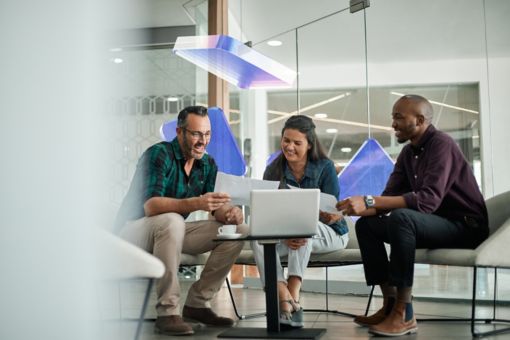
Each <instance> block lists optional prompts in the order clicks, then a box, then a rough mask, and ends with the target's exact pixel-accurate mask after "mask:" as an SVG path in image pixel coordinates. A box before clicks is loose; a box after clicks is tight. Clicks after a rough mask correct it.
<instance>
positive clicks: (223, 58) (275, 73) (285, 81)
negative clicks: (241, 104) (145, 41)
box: [173, 35, 296, 89]
mask: <svg viewBox="0 0 510 340" xmlns="http://www.w3.org/2000/svg"><path fill="white" fill-rule="evenodd" d="M173 52H174V53H175V54H177V55H178V56H180V57H182V58H184V59H186V60H188V61H189V62H191V63H193V64H195V65H197V66H199V67H201V68H203V69H204V70H206V71H208V72H211V73H213V74H215V75H216V76H218V77H220V78H222V79H225V80H226V81H228V82H229V83H231V84H233V85H236V86H237V87H239V88H242V89H249V88H251V89H252V88H273V87H290V86H292V83H293V82H294V79H295V78H296V72H294V71H293V70H291V69H289V68H288V67H286V66H284V65H282V64H280V63H278V62H276V61H274V60H272V59H270V58H268V57H266V56H265V55H263V54H260V53H259V52H257V51H255V50H254V49H252V48H250V47H248V46H246V45H244V44H243V43H242V42H240V41H239V40H237V39H234V38H232V37H229V36H227V35H209V36H193V37H178V38H177V41H176V42H175V46H174V49H173Z"/></svg>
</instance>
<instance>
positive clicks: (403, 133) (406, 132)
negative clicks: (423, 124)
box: [396, 123, 416, 144]
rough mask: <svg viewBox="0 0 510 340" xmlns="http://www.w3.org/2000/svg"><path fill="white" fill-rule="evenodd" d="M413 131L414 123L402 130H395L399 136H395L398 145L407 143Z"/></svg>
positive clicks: (414, 128)
mask: <svg viewBox="0 0 510 340" xmlns="http://www.w3.org/2000/svg"><path fill="white" fill-rule="evenodd" d="M415 130H416V124H415V123H411V124H409V125H407V126H406V127H405V128H404V129H400V130H397V131H396V132H398V133H399V135H400V136H397V142H398V143H400V144H403V143H405V142H407V141H408V140H409V139H410V138H411V136H412V135H413V132H414V131H415Z"/></svg>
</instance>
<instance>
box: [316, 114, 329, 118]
mask: <svg viewBox="0 0 510 340" xmlns="http://www.w3.org/2000/svg"><path fill="white" fill-rule="evenodd" d="M313 116H314V117H315V118H328V114H327V113H316V114H314V115H313Z"/></svg>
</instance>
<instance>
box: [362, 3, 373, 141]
mask: <svg viewBox="0 0 510 340" xmlns="http://www.w3.org/2000/svg"><path fill="white" fill-rule="evenodd" d="M363 26H364V31H365V84H366V89H367V125H368V138H372V129H371V128H370V126H371V125H372V124H371V121H370V118H371V117H370V86H369V84H368V42H367V40H368V38H367V9H366V8H363Z"/></svg>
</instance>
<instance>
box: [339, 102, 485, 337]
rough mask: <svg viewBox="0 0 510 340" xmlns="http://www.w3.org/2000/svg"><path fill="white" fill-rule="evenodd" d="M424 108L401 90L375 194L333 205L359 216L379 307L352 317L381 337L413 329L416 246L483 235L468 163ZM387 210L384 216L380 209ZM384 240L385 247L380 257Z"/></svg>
mask: <svg viewBox="0 0 510 340" xmlns="http://www.w3.org/2000/svg"><path fill="white" fill-rule="evenodd" d="M432 113H433V112H432V105H431V104H430V102H429V101H428V100H427V99H425V98H424V97H421V96H418V95H405V96H403V97H401V98H400V99H399V100H397V102H396V103H395V105H393V112H392V119H393V123H392V127H393V129H394V130H395V137H396V138H397V141H398V142H399V143H405V142H407V141H409V144H407V145H406V146H404V148H403V149H402V152H401V153H400V155H399V156H398V158H397V162H396V164H395V169H394V170H393V172H392V174H391V175H390V178H389V180H388V183H387V184H386V188H385V189H384V192H383V193H382V196H376V197H373V196H370V195H367V196H352V197H348V198H346V199H345V200H343V201H340V202H338V204H337V209H338V210H342V211H343V212H344V213H346V214H348V215H357V216H363V217H362V218H360V219H359V220H358V221H357V222H356V235H357V237H358V243H359V247H360V251H361V257H362V259H363V267H364V269H365V278H366V281H367V285H370V286H372V285H379V286H380V288H381V291H382V294H383V306H382V308H381V309H380V310H378V311H377V312H376V313H374V314H373V315H370V316H362V315H360V316H357V317H356V318H355V319H354V322H356V323H357V324H359V325H361V326H366V327H370V329H369V330H370V332H371V333H373V334H376V335H382V336H400V335H404V334H408V333H414V332H416V331H417V329H418V327H417V324H416V318H415V315H414V311H413V305H412V301H411V300H412V296H411V292H412V286H413V276H414V257H415V251H416V249H417V248H471V249H474V248H476V247H477V246H478V245H479V244H480V243H482V242H483V241H484V240H485V239H486V238H487V236H488V234H489V228H488V217H487V208H486V206H485V201H484V199H483V196H482V194H481V193H480V190H479V188H478V185H477V183H476V179H475V176H474V175H473V171H472V170H471V168H470V166H469V163H468V162H467V161H466V159H465V158H464V155H463V154H462V151H461V150H460V149H459V147H458V146H457V144H456V143H455V141H454V140H453V139H452V138H451V137H450V136H449V135H447V134H446V133H444V132H441V131H439V130H436V128H435V127H434V126H433V125H432ZM388 212H389V214H387V213H388ZM384 243H389V244H390V246H391V254H390V257H389V259H388V255H387V253H386V248H385V247H384Z"/></svg>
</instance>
